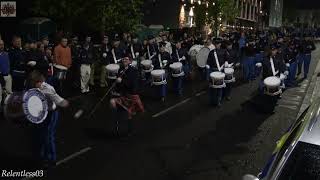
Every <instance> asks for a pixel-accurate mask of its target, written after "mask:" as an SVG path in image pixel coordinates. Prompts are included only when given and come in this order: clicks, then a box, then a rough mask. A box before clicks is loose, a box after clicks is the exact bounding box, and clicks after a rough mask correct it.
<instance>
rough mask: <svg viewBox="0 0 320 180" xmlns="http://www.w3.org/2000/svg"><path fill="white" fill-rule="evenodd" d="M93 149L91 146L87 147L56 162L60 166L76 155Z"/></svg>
mask: <svg viewBox="0 0 320 180" xmlns="http://www.w3.org/2000/svg"><path fill="white" fill-rule="evenodd" d="M91 149H92V148H91V147H86V148H84V149H82V150H80V151H78V152H75V153H73V154H71V155H70V156H67V157H66V158H64V159H62V160H60V161H58V162H57V163H56V166H59V165H60V164H63V163H66V162H68V161H70V160H71V159H74V158H75V157H77V156H80V155H81V154H84V153H86V152H88V151H90V150H91Z"/></svg>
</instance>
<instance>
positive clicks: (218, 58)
mask: <svg viewBox="0 0 320 180" xmlns="http://www.w3.org/2000/svg"><path fill="white" fill-rule="evenodd" d="M221 44H222V41H221V39H215V40H214V46H215V48H214V49H213V50H211V51H210V53H209V56H208V61H207V66H208V79H210V77H209V76H210V73H211V72H221V71H222V70H223V65H224V64H225V61H226V55H227V51H226V49H222V48H221ZM209 91H210V93H209V95H210V101H211V103H212V105H217V106H218V107H220V106H221V101H222V93H223V89H222V88H210V90H209Z"/></svg>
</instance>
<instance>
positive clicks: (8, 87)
mask: <svg viewBox="0 0 320 180" xmlns="http://www.w3.org/2000/svg"><path fill="white" fill-rule="evenodd" d="M3 79H4V83H5V86H4V87H3V88H4V90H5V91H6V93H7V94H11V93H12V77H11V75H8V76H3ZM2 95H3V91H2V86H1V84H0V104H1V101H2Z"/></svg>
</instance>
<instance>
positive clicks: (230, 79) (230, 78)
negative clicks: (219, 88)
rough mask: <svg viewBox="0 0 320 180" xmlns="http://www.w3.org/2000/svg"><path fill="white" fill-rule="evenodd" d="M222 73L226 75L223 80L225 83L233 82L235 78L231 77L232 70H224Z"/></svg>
mask: <svg viewBox="0 0 320 180" xmlns="http://www.w3.org/2000/svg"><path fill="white" fill-rule="evenodd" d="M224 73H225V75H226V76H225V78H224V82H225V83H232V82H235V78H234V77H233V74H234V69H233V68H224Z"/></svg>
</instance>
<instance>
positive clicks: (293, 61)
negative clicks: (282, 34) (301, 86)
mask: <svg viewBox="0 0 320 180" xmlns="http://www.w3.org/2000/svg"><path fill="white" fill-rule="evenodd" d="M297 56H298V49H297V48H296V44H295V43H294V41H291V42H289V47H288V48H287V49H285V50H284V60H285V63H286V64H289V77H288V80H287V82H286V86H288V87H292V86H296V85H297V84H296V74H297V65H298V63H297Z"/></svg>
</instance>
